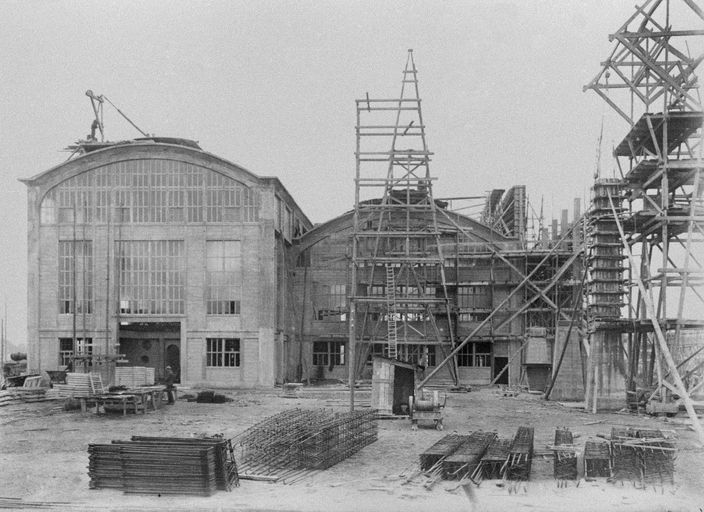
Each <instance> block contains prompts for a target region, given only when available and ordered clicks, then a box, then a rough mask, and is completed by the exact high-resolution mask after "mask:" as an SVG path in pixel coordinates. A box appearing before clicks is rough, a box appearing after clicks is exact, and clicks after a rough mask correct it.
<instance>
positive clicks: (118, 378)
mask: <svg viewBox="0 0 704 512" xmlns="http://www.w3.org/2000/svg"><path fill="white" fill-rule="evenodd" d="M115 385H116V386H125V387H126V388H137V387H141V386H152V385H154V368H149V367H147V366H118V367H117V368H115Z"/></svg>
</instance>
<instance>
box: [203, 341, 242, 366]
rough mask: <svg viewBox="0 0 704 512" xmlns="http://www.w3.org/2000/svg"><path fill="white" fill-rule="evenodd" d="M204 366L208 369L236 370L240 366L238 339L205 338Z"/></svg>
mask: <svg viewBox="0 0 704 512" xmlns="http://www.w3.org/2000/svg"><path fill="white" fill-rule="evenodd" d="M206 360H207V362H206V366H208V367H210V368H237V367H239V366H240V340H239V339H238V338H207V339H206Z"/></svg>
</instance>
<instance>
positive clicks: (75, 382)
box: [54, 372, 103, 398]
mask: <svg viewBox="0 0 704 512" xmlns="http://www.w3.org/2000/svg"><path fill="white" fill-rule="evenodd" d="M54 389H56V390H57V392H58V393H59V394H60V395H61V396H63V397H67V398H86V397H90V396H94V395H99V394H101V393H103V380H102V378H101V377H100V374H99V373H93V372H90V373H67V374H66V384H55V385H54Z"/></svg>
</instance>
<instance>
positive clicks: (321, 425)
mask: <svg viewBox="0 0 704 512" xmlns="http://www.w3.org/2000/svg"><path fill="white" fill-rule="evenodd" d="M377 429H378V424H377V415H376V411H373V410H364V411H354V412H349V413H333V412H332V411H330V410H324V409H320V410H303V409H292V410H289V411H284V412H282V413H279V414H276V415H274V416H270V417H269V418H266V419H265V420H263V421H262V422H260V423H258V424H256V425H254V426H253V427H251V428H249V429H248V430H246V431H245V432H243V433H242V434H241V435H240V436H238V437H237V438H236V443H237V445H238V446H239V447H240V448H241V457H240V461H241V464H240V477H241V478H261V479H267V480H278V479H281V478H293V477H294V476H296V475H304V474H305V473H306V472H308V471H312V470H321V469H327V468H329V467H330V466H333V465H334V464H337V463H338V462H340V461H342V460H344V459H346V458H348V457H349V456H350V455H352V454H354V453H355V452H357V451H359V450H361V449H362V448H363V447H365V446H367V445H368V444H370V443H373V442H374V441H376V439H377Z"/></svg>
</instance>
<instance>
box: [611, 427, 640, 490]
mask: <svg viewBox="0 0 704 512" xmlns="http://www.w3.org/2000/svg"><path fill="white" fill-rule="evenodd" d="M635 437H636V431H635V430H633V429H630V428H621V427H613V428H612V429H611V455H612V457H613V463H612V469H613V476H614V478H615V479H617V480H632V481H635V480H640V462H639V460H638V459H639V457H638V449H637V448H636V447H635V446H634V445H632V444H630V443H628V441H630V440H633V439H635Z"/></svg>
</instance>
